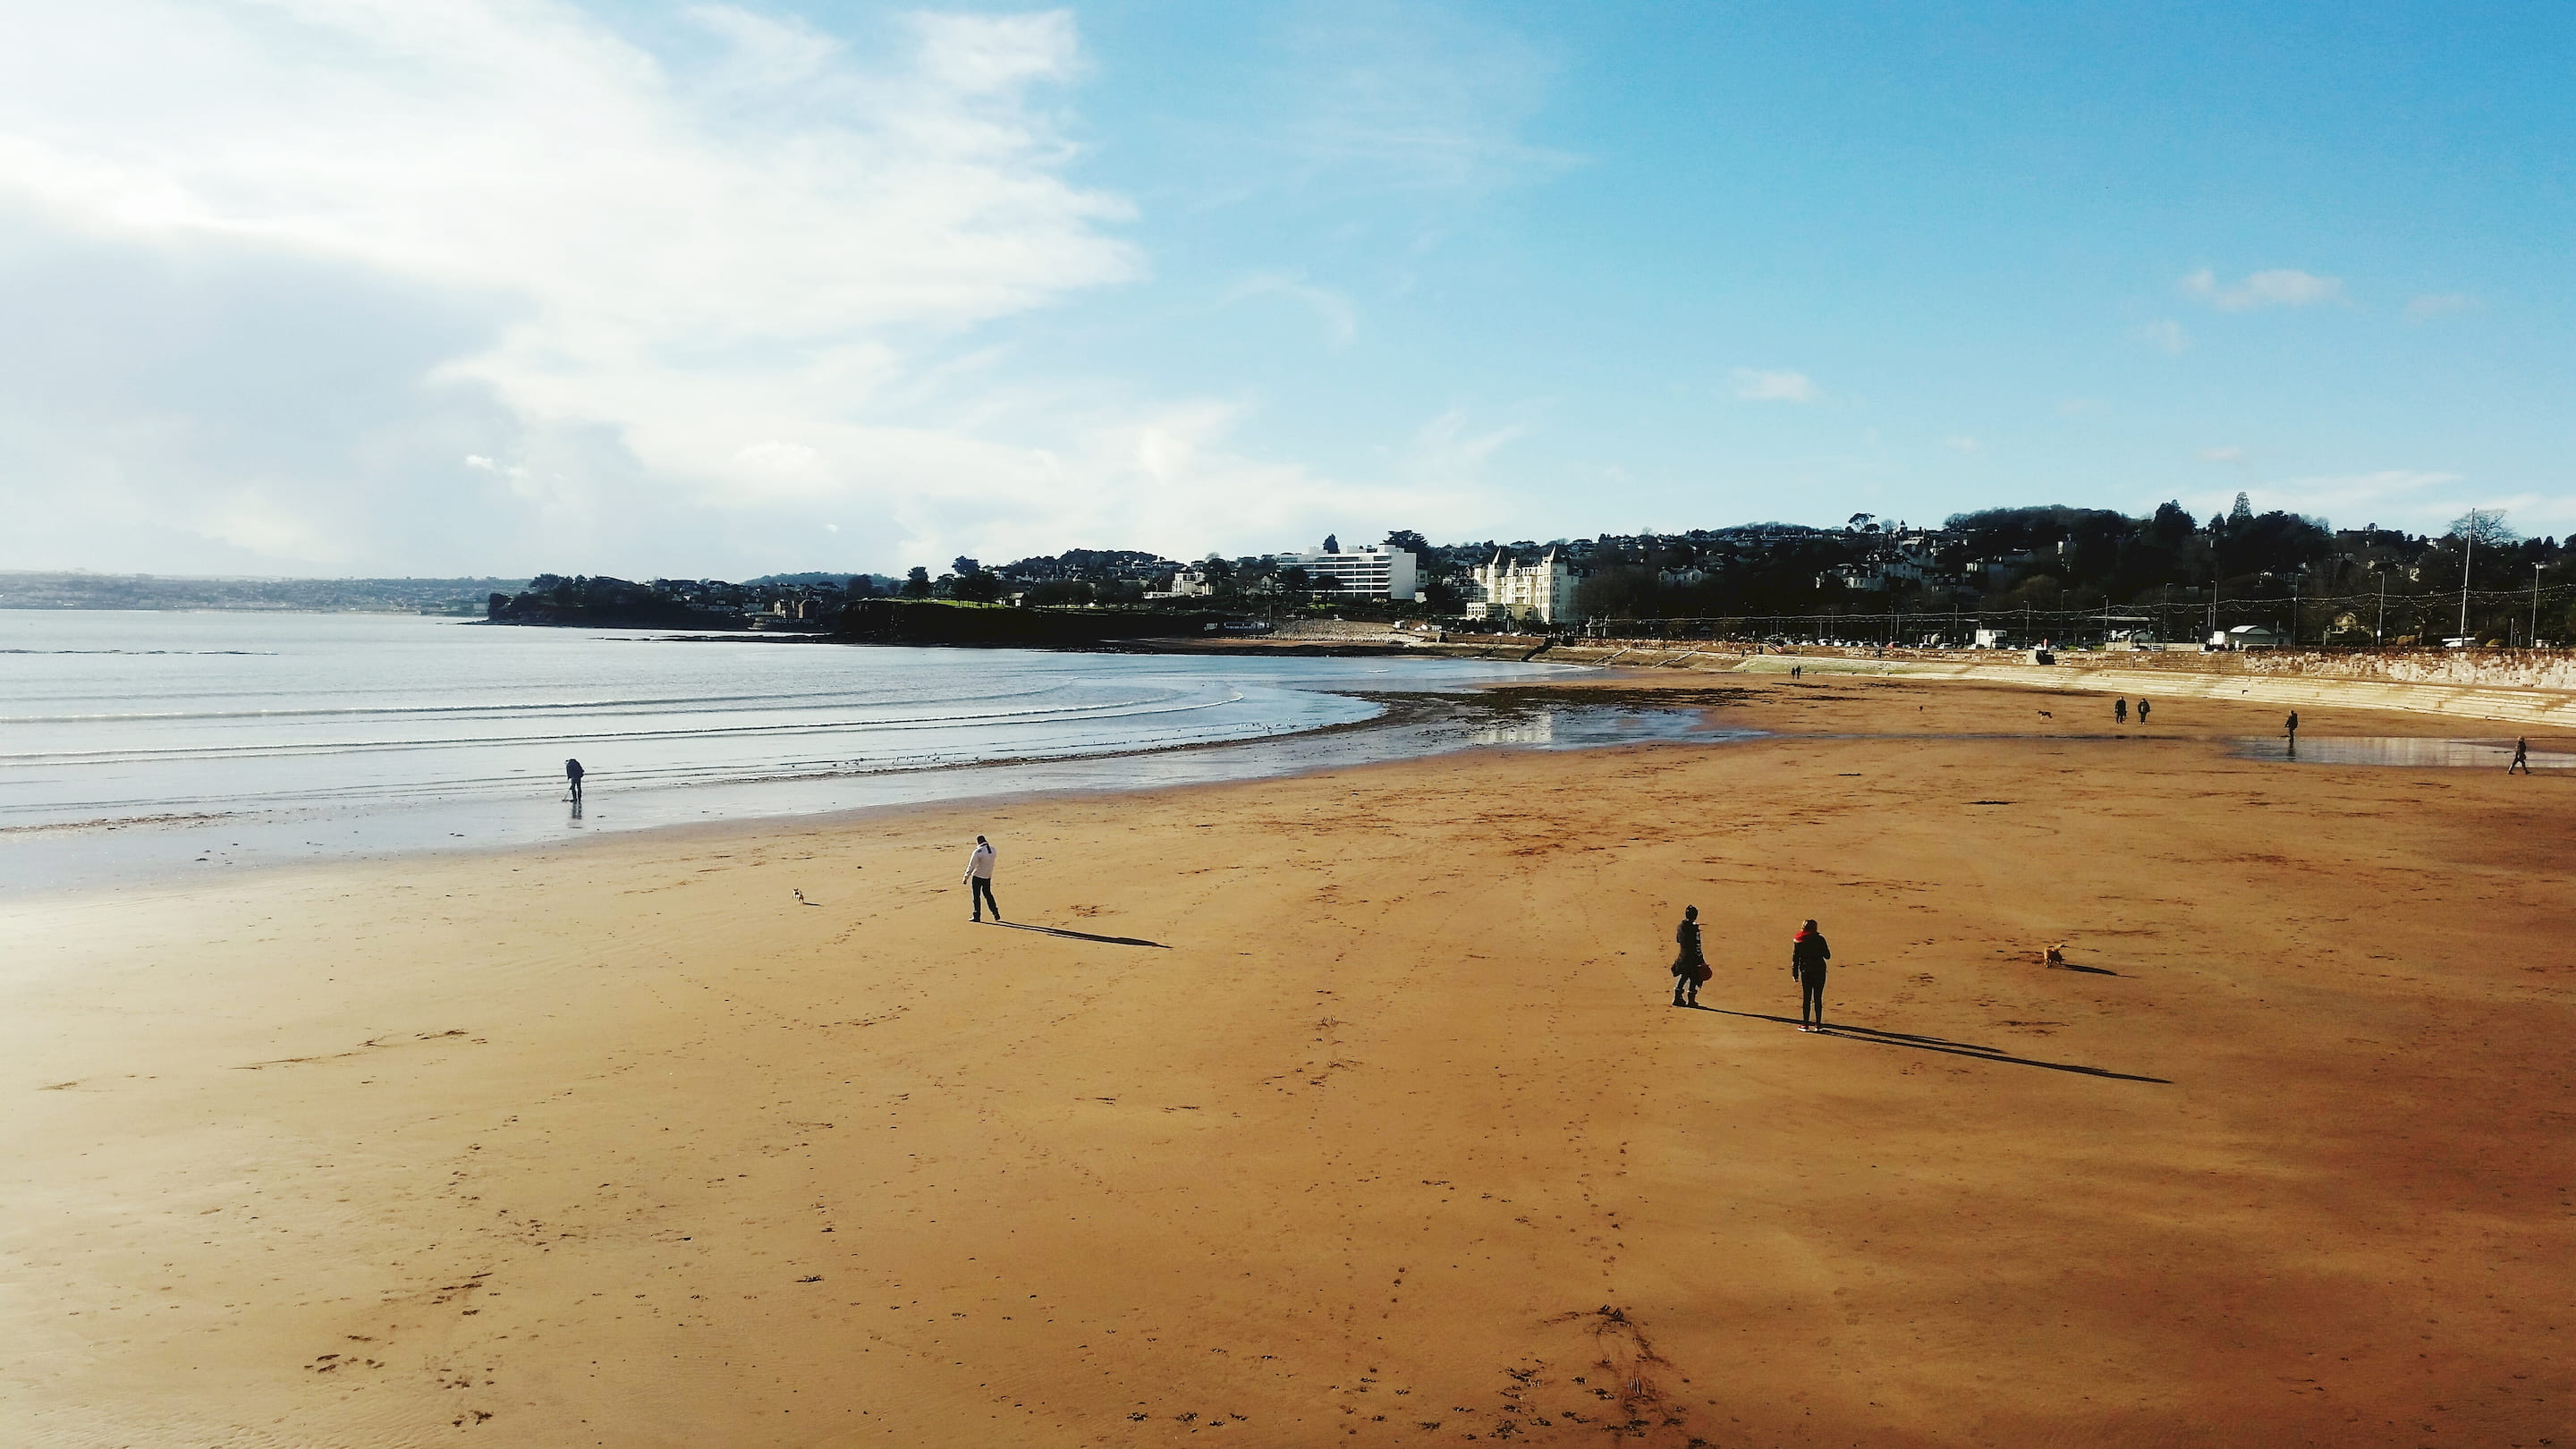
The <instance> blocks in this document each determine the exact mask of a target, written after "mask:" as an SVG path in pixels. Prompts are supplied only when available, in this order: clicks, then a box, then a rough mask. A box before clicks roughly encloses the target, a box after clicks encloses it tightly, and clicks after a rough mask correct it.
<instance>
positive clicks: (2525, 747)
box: [2504, 739, 2531, 775]
mask: <svg viewBox="0 0 2576 1449" xmlns="http://www.w3.org/2000/svg"><path fill="white" fill-rule="evenodd" d="M2516 770H2520V771H2521V772H2523V773H2524V774H2526V775H2528V774H2530V773H2531V741H2529V740H2527V739H2516V740H2515V741H2514V742H2513V763H2512V764H2510V765H2507V766H2505V767H2504V772H2505V773H2506V774H2508V775H2510V774H2512V773H2513V772H2514V771H2516Z"/></svg>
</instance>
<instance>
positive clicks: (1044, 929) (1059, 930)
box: [993, 921, 1172, 951]
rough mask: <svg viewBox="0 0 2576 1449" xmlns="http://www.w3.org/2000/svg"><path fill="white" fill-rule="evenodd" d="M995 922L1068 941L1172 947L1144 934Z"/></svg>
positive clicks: (1157, 948)
mask: <svg viewBox="0 0 2576 1449" xmlns="http://www.w3.org/2000/svg"><path fill="white" fill-rule="evenodd" d="M993 924H994V925H996V926H1008V927H1009V928H1010V929H1012V930H1014V931H1035V932H1037V933H1038V934H1039V935H1041V936H1062V937H1064V938H1065V939H1066V940H1068V941H1098V942H1099V943H1100V944H1102V945H1104V946H1151V947H1153V948H1154V949H1155V950H1157V951H1168V950H1170V949H1172V948H1171V947H1169V946H1166V945H1164V944H1163V943H1162V942H1160V941H1148V940H1146V939H1145V938H1144V937H1142V936H1095V935H1093V934H1091V933H1090V932H1089V931H1068V930H1065V929H1064V928H1063V927H1061V926H1032V925H1028V924H1025V923H1023V922H1020V921H995V922H993Z"/></svg>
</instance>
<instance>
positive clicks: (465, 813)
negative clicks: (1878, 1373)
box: [0, 684, 1709, 905]
mask: <svg viewBox="0 0 2576 1449" xmlns="http://www.w3.org/2000/svg"><path fill="white" fill-rule="evenodd" d="M1545 691H1546V686H1531V685H1519V684H1501V685H1494V686H1471V687H1468V688H1465V689H1419V690H1414V689H1371V688H1366V687H1359V686H1349V687H1340V688H1330V689H1319V690H1318V691H1317V692H1319V693H1327V694H1337V695H1341V696H1343V697H1346V698H1352V699H1359V700H1363V701H1365V702H1367V703H1369V704H1372V705H1374V706H1376V707H1377V708H1378V709H1379V711H1380V712H1379V713H1378V714H1375V715H1372V716H1370V717H1368V718H1365V719H1359V720H1349V721H1338V722H1330V723H1325V724H1320V725H1315V726H1311V727H1308V728H1304V729H1298V730H1290V731H1281V732H1278V733H1273V734H1262V735H1247V736H1242V737H1238V738H1230V739H1215V740H1188V741H1180V742H1176V743H1172V744H1165V745H1155V746H1145V747H1137V748H1127V749H1108V750H1098V751H1076V752H1068V753H1063V754H1056V755H1044V756H1026V757H1005V758H999V759H988V760H961V761H954V762H944V763H935V764H925V765H889V766H881V767H876V768H870V769H842V770H832V771H815V772H806V773H798V774H780V775H767V776H748V777H744V778H739V779H732V780H726V781H721V782H708V783H703V784H694V785H677V786H658V787H649V788H648V790H646V791H644V792H637V793H636V794H627V795H623V796H621V794H620V793H619V792H618V791H617V790H616V789H615V788H614V787H613V786H612V788H610V789H609V790H607V791H597V790H594V791H593V792H591V793H590V794H588V795H587V796H586V798H585V800H584V801H583V802H582V803H583V807H584V809H582V810H576V811H574V812H573V820H574V821H575V822H577V823H579V824H580V825H581V826H582V827H584V828H583V830H582V832H581V833H580V834H575V835H561V834H556V835H552V836H543V835H539V836H529V835H526V834H525V833H524V832H523V833H522V834H521V835H520V836H518V837H514V838H511V839H506V840H499V841H489V840H477V841H470V842H469V843H467V844H464V845H455V846H451V845H448V844H446V843H445V839H444V838H435V837H447V838H457V839H464V838H466V837H465V835H464V834H463V833H462V832H454V831H448V830H447V829H446V827H447V826H448V825H451V824H453V825H458V826H463V827H466V829H467V830H469V831H470V830H472V829H474V828H476V826H475V822H476V821H477V820H480V819H484V818H485V817H488V816H489V815H490V814H491V813H492V812H493V811H494V810H495V809H496V808H497V809H504V810H509V809H515V810H520V811H526V810H529V809H532V808H534V807H535V806H536V805H540V804H543V803H544V802H543V801H538V800H535V799H534V797H530V798H528V799H520V800H515V801H508V802H499V803H498V804H497V805H496V803H495V802H491V801H485V800H464V799H459V800H451V801H443V802H439V803H437V804H435V805H430V806H414V807H407V808H404V809H401V810H399V811H396V810H382V811H378V812H375V813H374V814H373V815H369V816H359V815H349V814H342V815H338V816H330V815H320V814H317V813H316V812H312V811H303V812H297V811H291V810H279V811H271V812H265V813H251V812H225V813H204V812H170V813H165V814H159V815H149V816H139V817H117V818H112V819H102V820H94V821H73V822H60V823H41V824H34V825H24V826H14V827H9V828H7V829H5V830H0V852H5V851H9V850H18V851H30V850H48V849H50V852H51V854H52V855H53V857H54V858H53V859H52V860H51V861H50V862H49V863H48V864H46V865H43V866H37V865H26V864H23V863H22V864H21V866H20V868H19V869H17V870H15V871H13V872H12V873H11V874H10V876H9V881H8V884H7V885H5V886H0V905H5V904H7V903H9V902H12V901H24V900H37V899H44V898H47V897H51V896H57V895H62V894H66V893H78V892H81V891H88V890H110V889H120V888H135V887H142V886H148V885H153V884H166V883H171V882H176V881H180V880H182V879H183V878H185V877H188V876H190V875H193V874H197V873H196V872H190V871H187V870H185V869H182V868H179V866H178V862H180V861H182V860H190V861H195V858H194V857H191V856H190V855H189V854H188V853H189V852H191V851H205V852H208V853H209V855H210V856H211V858H210V859H206V860H203V861H195V863H201V864H207V865H212V866H214V867H215V868H217V869H219V870H222V871H224V872H225V873H226V875H227V876H228V877H235V878H237V877H238V876H240V875H241V874H244V873H255V872H260V871H268V870H277V869H291V868H296V867H299V866H311V865H316V864H327V863H328V862H330V861H357V860H384V861H392V860H401V859H406V858H430V857H437V856H444V855H452V854H458V853H473V852H477V851H487V850H510V849H520V848H529V849H556V848H562V847H566V846H571V845H577V844H579V843H581V842H582V841H583V840H585V839H597V838H600V837H602V836H625V835H631V834H639V833H653V832H659V831H666V830H677V829H695V828H698V827H700V826H702V825H703V826H708V827H713V828H719V829H721V828H724V827H727V826H740V827H744V828H760V827H763V826H766V827H768V828H772V829H777V828H786V827H788V826H790V825H793V824H797V823H803V822H813V821H826V822H842V823H848V822H854V821H856V820H859V819H862V818H864V817H866V816H869V815H871V814H874V813H876V812H879V811H884V810H903V809H912V808H928V807H937V806H940V805H964V804H967V803H969V802H972V801H976V800H995V799H1010V798H1016V797H1021V796H1056V795H1067V796H1070V795H1089V794H1116V793H1121V792H1125V791H1130V790H1136V789H1154V788H1170V787H1173V786H1178V785H1187V784H1198V783H1221V782H1224V781H1228V780H1238V779H1276V778H1291V777H1294V776H1297V775H1301V774H1306V773H1311V772H1313V771H1315V770H1320V769H1331V768H1347V767H1350V766H1352V765H1356V764H1361V763H1368V762H1372V761H1378V760H1400V759H1416V758H1428V757H1433V756H1437V755H1441V754H1446V753H1450V752H1453V751H1456V750H1460V749H1475V748H1497V747H1501V748H1509V747H1513V742H1510V741H1493V742H1480V741H1478V740H1476V739H1475V738H1473V736H1474V734H1475V733H1476V732H1477V731H1478V730H1480V729H1483V730H1509V729H1512V728H1513V727H1514V726H1515V724H1516V722H1518V723H1526V722H1527V721H1529V720H1530V719H1531V718H1532V717H1533V716H1541V715H1547V714H1548V713H1549V712H1550V711H1557V710H1579V711H1587V712H1591V713H1595V714H1599V715H1601V716H1603V720H1602V721H1588V720H1577V721H1572V722H1569V723H1568V724H1567V725H1566V726H1565V729H1566V730H1567V732H1568V734H1569V744H1568V745H1566V746H1554V745H1549V744H1536V745H1534V746H1531V747H1539V748H1554V747H1573V748H1584V747H1591V746H1592V745H1593V744H1596V743H1614V742H1615V741H1613V740H1607V739H1605V740H1600V741H1591V740H1588V739H1587V738H1585V730H1586V728H1587V727H1589V726H1591V725H1593V724H1595V723H1607V724H1613V725H1615V724H1617V723H1619V722H1620V719H1621V718H1622V717H1621V716H1619V715H1618V712H1619V711H1621V710H1623V709H1624V710H1628V711H1636V710H1663V711H1666V712H1668V713H1669V712H1671V711H1672V710H1673V709H1675V708H1676V706H1671V705H1666V704H1662V703H1659V702H1656V701H1652V700H1646V699H1635V700H1628V701H1623V702H1613V701H1600V700H1590V699H1582V698H1575V697H1566V698H1558V697H1555V696H1550V695H1547V694H1546V693H1545ZM1679 708H1687V706H1679ZM1708 728H1709V727H1708V726H1707V725H1705V724H1704V723H1697V722H1691V721H1684V720H1682V719H1680V718H1678V717H1675V718H1672V719H1670V720H1667V721H1664V722H1662V723H1661V728H1660V731H1659V733H1660V734H1662V735H1669V736H1672V737H1676V738H1678V737H1683V736H1686V735H1690V734H1695V733H1703V732H1705V730H1706V729H1708ZM1264 753H1270V754H1277V755H1281V756H1283V757H1282V758H1277V759H1264V758H1262V756H1263V754H1264ZM1202 756H1207V757H1230V762H1231V764H1232V766H1233V768H1231V769H1228V768H1225V767H1224V766H1221V765H1220V766H1212V767H1209V768H1206V769H1202V770H1197V771H1192V770H1191V769H1189V768H1188V763H1187V762H1190V761H1194V760H1195V759H1197V758H1198V757H1202ZM1136 772H1142V774H1143V776H1144V777H1145V778H1142V779H1141V780H1140V779H1138V778H1136ZM1155 776H1159V777H1161V778H1159V779H1158V778H1153V777H1155ZM798 785H803V786H807V787H814V788H822V787H834V786H837V787H840V788H843V789H848V788H851V787H857V788H859V789H861V790H862V791H864V790H865V789H866V788H867V787H869V786H876V787H878V788H880V789H881V790H882V791H883V793H884V795H885V798H883V799H880V800H875V801H862V802H858V803H835V804H823V805H814V804H806V805H802V806H797V805H794V804H792V803H790V802H784V801H780V800H777V799H774V798H769V797H774V796H775V795H777V794H778V792H780V791H781V790H783V789H788V788H792V787H795V786H798ZM639 795H642V796H645V797H647V798H649V799H651V800H653V801H657V802H659V803H661V804H662V806H663V812H662V816H661V818H655V819H652V820H650V822H649V823H645V824H640V825H633V826H626V825H620V826H617V827H615V828H611V829H605V830H602V829H596V828H592V827H593V826H594V825H595V823H596V822H604V821H607V820H609V819H611V818H612V817H611V815H610V813H609V812H611V811H622V810H624V809H627V808H629V807H631V806H636V805H638V804H639V799H638V796H639ZM728 798H730V799H732V800H733V802H734V805H733V808H730V809H726V810H725V813H724V814H723V815H722V816H721V817H719V818H717V819H713V820H693V819H688V818H684V817H679V816H675V815H672V814H671V813H670V812H671V811H672V810H673V809H676V808H686V807H688V806H690V805H693V804H698V803H700V802H705V804H706V810H702V811H701V813H702V814H704V813H706V811H707V810H713V809H716V808H720V807H721V806H722V804H723V802H724V801H725V800H726V799H728ZM554 803H555V804H556V805H562V804H565V803H568V802H566V801H563V800H556V801H555V802H554ZM547 818H548V819H551V818H552V817H551V815H548V817H547ZM353 820H365V821H372V822H373V823H374V825H375V830H374V833H373V835H372V837H371V838H370V839H368V840H366V841H363V842H362V843H360V844H358V845H356V846H353V847H348V848H345V849H342V850H339V851H338V852H337V853H335V854H331V855H328V856H326V857H325V858H324V859H323V860H321V861H316V860H314V859H311V858H309V857H299V856H294V855H291V854H286V853H284V852H285V851H287V850H288V849H289V848H290V847H289V846H287V844H286V842H287V841H289V840H290V839H300V838H302V837H304V836H308V835H311V834H315V833H328V832H330V831H332V830H335V829H339V828H342V827H347V826H349V825H350V824H351V822H352V821H353ZM360 829H361V830H364V829H365V827H364V826H363V825H362V826H361V827H360ZM126 832H133V835H131V836H128V835H126ZM115 836H124V837H125V838H124V839H116V840H111V839H110V838H109V837H115ZM137 836H140V837H144V838H147V839H148V840H149V841H150V842H151V844H150V845H148V846H132V847H131V848H130V849H129V848H128V847H129V845H130V843H131V841H132V840H133V839H134V838H135V837H137ZM233 837H253V838H254V839H253V843H252V845H251V847H250V849H249V851H248V852H243V850H242V843H241V841H240V840H239V839H235V838H233ZM260 837H265V839H260ZM218 839H221V840H222V844H221V845H220V846H219V845H217V844H216V843H215V842H216V841H217V840H218ZM82 847H87V855H88V857H89V859H88V861H87V862H86V863H85V864H83V865H81V866H79V867H75V866H74V865H72V864H71V863H69V862H68V861H67V860H66V859H65V853H66V850H67V848H68V849H70V850H78V849H80V848H82ZM145 849H150V850H152V851H153V852H154V854H155V857H156V860H158V861H159V863H157V864H156V863H147V862H142V861H139V860H135V859H133V858H132V857H133V856H134V855H135V853H136V852H137V851H140V850H145ZM75 869H77V870H79V871H80V874H78V875H75V874H74V871H75ZM48 871H49V872H50V874H48V873H47V872H48Z"/></svg>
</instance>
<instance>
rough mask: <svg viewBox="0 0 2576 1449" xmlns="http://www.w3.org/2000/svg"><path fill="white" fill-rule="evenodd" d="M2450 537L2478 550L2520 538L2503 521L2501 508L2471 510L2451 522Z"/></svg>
mask: <svg viewBox="0 0 2576 1449" xmlns="http://www.w3.org/2000/svg"><path fill="white" fill-rule="evenodd" d="M2449 533H2450V536H2451V537H2453V538H2456V539H2460V540H2461V541H2463V542H2466V543H2472V544H2475V545H2477V546H2478V547H2479V548H2494V547H2495V546H2496V545H2498V544H2505V543H2512V542H2514V541H2516V540H2518V539H2520V538H2521V537H2522V535H2521V534H2519V533H2516V532H2515V531H2514V529H2513V525H2511V524H2509V523H2506V522H2505V521H2504V510H2503V509H2501V508H2472V509H2470V510H2469V511H2468V512H2466V513H2463V514H2461V515H2460V516H2459V517H2457V518H2454V519H2452V520H2451V527H2450V529H2449Z"/></svg>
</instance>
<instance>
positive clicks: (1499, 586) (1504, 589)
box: [1467, 544, 1582, 624]
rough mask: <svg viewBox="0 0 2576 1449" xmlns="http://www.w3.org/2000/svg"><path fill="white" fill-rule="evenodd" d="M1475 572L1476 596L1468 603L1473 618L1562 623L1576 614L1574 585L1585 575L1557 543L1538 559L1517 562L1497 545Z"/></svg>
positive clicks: (1550, 545) (1549, 546) (1468, 614)
mask: <svg viewBox="0 0 2576 1449" xmlns="http://www.w3.org/2000/svg"><path fill="white" fill-rule="evenodd" d="M1473 574H1474V577H1475V580H1476V598H1475V599H1474V600H1473V601H1472V602H1470V603H1469V604H1468V605H1467V617H1469V618H1471V619H1510V620H1513V621H1514V622H1517V623H1533V622H1535V623H1540V624H1562V623H1567V622H1570V621H1571V620H1572V619H1573V618H1574V586H1575V585H1576V584H1578V583H1580V582H1582V575H1581V574H1579V573H1577V572H1576V571H1575V568H1574V564H1573V563H1572V561H1571V560H1569V559H1567V558H1566V556H1565V552H1564V550H1562V549H1560V548H1558V547H1557V546H1556V545H1554V544H1549V545H1548V546H1547V551H1546V552H1544V553H1542V554H1540V555H1539V556H1538V561H1537V562H1536V563H1526V564H1524V563H1516V562H1514V561H1513V559H1512V555H1511V551H1510V550H1509V549H1500V548H1498V549H1496V550H1494V556H1493V557H1492V558H1490V559H1487V560H1486V561H1485V562H1483V563H1480V564H1478V565H1476V567H1475V569H1474V570H1473Z"/></svg>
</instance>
